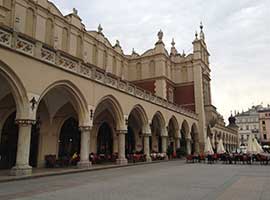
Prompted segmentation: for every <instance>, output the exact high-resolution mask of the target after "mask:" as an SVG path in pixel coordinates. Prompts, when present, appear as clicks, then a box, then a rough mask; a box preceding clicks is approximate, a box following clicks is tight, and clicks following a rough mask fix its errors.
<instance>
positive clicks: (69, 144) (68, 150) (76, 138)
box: [58, 117, 81, 158]
mask: <svg viewBox="0 0 270 200" xmlns="http://www.w3.org/2000/svg"><path fill="white" fill-rule="evenodd" d="M58 142H59V150H58V157H59V158H70V157H72V155H73V154H74V153H77V154H80V146H81V134H80V131H79V127H78V121H77V120H75V119H74V118H73V117H71V118H69V119H67V120H66V121H65V123H64V124H63V126H62V128H61V131H60V136H59V141H58Z"/></svg>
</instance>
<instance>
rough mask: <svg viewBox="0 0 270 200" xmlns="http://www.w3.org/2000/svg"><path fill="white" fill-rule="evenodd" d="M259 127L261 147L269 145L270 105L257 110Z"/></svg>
mask: <svg viewBox="0 0 270 200" xmlns="http://www.w3.org/2000/svg"><path fill="white" fill-rule="evenodd" d="M259 127H260V133H261V143H262V145H270V105H268V106H267V107H265V108H262V109H260V110H259Z"/></svg>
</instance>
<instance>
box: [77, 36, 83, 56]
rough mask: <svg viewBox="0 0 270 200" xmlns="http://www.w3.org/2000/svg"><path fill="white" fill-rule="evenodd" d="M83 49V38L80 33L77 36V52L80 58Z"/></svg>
mask: <svg viewBox="0 0 270 200" xmlns="http://www.w3.org/2000/svg"><path fill="white" fill-rule="evenodd" d="M82 51H83V39H82V37H81V36H80V35H79V36H77V53H76V54H77V56H78V57H79V58H82Z"/></svg>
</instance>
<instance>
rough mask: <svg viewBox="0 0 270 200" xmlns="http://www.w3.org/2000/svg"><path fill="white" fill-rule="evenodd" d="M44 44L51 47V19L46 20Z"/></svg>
mask: <svg viewBox="0 0 270 200" xmlns="http://www.w3.org/2000/svg"><path fill="white" fill-rule="evenodd" d="M45 42H46V43H47V44H49V45H51V46H53V21H52V20H51V19H47V22H46V39H45Z"/></svg>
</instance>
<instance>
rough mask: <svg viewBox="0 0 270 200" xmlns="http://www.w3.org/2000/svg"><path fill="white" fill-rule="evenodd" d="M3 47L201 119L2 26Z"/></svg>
mask: <svg viewBox="0 0 270 200" xmlns="http://www.w3.org/2000/svg"><path fill="white" fill-rule="evenodd" d="M0 45H1V46H4V47H8V48H10V49H13V50H16V51H18V52H20V53H23V54H25V55H27V56H31V57H34V58H35V59H39V60H41V61H44V62H46V63H48V64H52V65H54V66H55V67H59V68H62V69H64V70H67V71H70V72H72V73H75V74H77V75H80V76H83V77H85V78H88V79H90V80H93V81H96V82H99V83H101V84H103V85H106V86H109V87H112V88H115V89H117V90H120V91H122V92H125V93H127V94H129V95H132V96H135V97H137V98H139V99H143V100H145V101H148V102H151V103H153V104H156V105H159V106H162V107H164V108H166V109H170V110H172V111H174V112H177V113H180V114H183V115H186V116H188V117H191V118H194V119H198V115H197V114H195V113H194V112H192V111H190V110H187V109H185V108H183V107H181V106H179V105H176V104H173V103H170V102H168V101H167V100H165V99H163V98H161V97H158V96H156V95H154V94H152V93H150V92H148V91H145V90H144V89H142V88H139V87H137V86H135V85H133V84H131V83H129V82H127V81H124V80H121V79H120V78H119V77H116V76H114V75H112V74H109V73H106V72H104V71H101V70H99V68H97V67H96V66H93V65H90V64H86V63H84V62H83V61H81V60H79V59H76V58H74V57H73V56H71V55H68V54H67V53H64V52H60V51H57V50H55V49H51V48H48V47H47V46H46V45H45V44H43V43H41V42H39V41H34V40H32V39H31V40H30V39H27V37H26V36H24V35H23V34H19V33H16V32H14V31H12V30H8V29H4V28H1V27H0Z"/></svg>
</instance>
